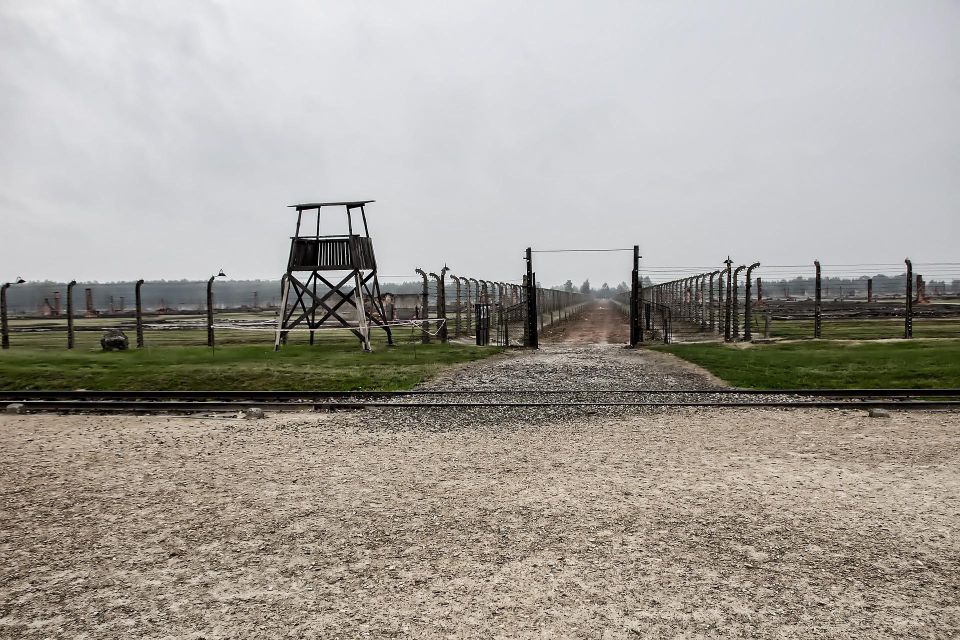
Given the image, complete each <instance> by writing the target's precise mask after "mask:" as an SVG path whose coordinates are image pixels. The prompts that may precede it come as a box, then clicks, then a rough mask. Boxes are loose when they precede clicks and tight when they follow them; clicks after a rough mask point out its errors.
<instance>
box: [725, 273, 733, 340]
mask: <svg viewBox="0 0 960 640" xmlns="http://www.w3.org/2000/svg"><path fill="white" fill-rule="evenodd" d="M723 263H724V264H725V265H727V292H726V296H727V304H726V307H725V308H724V319H723V339H724V341H725V342H730V340H731V339H732V336H731V334H730V329H731V326H730V320H731V317H730V315H731V309H730V293H731V286H732V283H731V282H730V279H731V277H732V273H731V270H730V268H731V267H732V266H733V260H731V259H730V256H727V259H726V260H724V261H723Z"/></svg>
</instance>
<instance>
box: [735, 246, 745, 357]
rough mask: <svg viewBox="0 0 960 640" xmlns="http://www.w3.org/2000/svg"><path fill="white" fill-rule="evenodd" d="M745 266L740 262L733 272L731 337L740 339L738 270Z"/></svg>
mask: <svg viewBox="0 0 960 640" xmlns="http://www.w3.org/2000/svg"><path fill="white" fill-rule="evenodd" d="M746 268H747V265H745V264H742V265H740V266H739V267H737V268H736V269H735V270H734V272H733V339H734V340H739V339H740V296H739V291H740V272H741V271H743V270H744V269H746Z"/></svg>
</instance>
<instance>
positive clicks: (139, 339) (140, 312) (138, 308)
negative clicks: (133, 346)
mask: <svg viewBox="0 0 960 640" xmlns="http://www.w3.org/2000/svg"><path fill="white" fill-rule="evenodd" d="M142 286H143V279H140V280H137V284H136V287H135V288H134V296H135V298H136V307H135V309H136V313H137V349H142V348H143V298H141V296H140V287H142Z"/></svg>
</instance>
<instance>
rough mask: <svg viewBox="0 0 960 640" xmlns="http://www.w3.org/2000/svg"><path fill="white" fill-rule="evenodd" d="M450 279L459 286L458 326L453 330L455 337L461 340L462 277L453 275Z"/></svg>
mask: <svg viewBox="0 0 960 640" xmlns="http://www.w3.org/2000/svg"><path fill="white" fill-rule="evenodd" d="M450 277H451V278H452V279H453V281H454V282H455V283H456V285H457V313H456V318H457V326H456V328H454V330H453V337H454V338H459V337H460V320H461V315H462V310H463V303H462V301H461V300H460V277H459V276H455V275H451V276H450Z"/></svg>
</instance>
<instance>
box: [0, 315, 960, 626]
mask: <svg viewBox="0 0 960 640" xmlns="http://www.w3.org/2000/svg"><path fill="white" fill-rule="evenodd" d="M576 335H577V332H576V331H572V332H570V333H568V334H567V337H566V338H564V337H561V338H559V339H560V340H561V341H560V342H556V343H551V344H546V345H545V346H544V348H543V349H542V350H541V351H540V352H539V353H535V354H534V353H530V352H522V351H515V352H510V353H508V354H504V355H503V356H498V357H495V358H491V359H488V360H485V361H482V362H479V363H474V364H472V365H470V366H466V367H462V368H459V369H456V370H452V371H450V372H448V373H447V374H445V375H443V376H441V377H440V378H438V379H436V380H434V381H432V382H431V383H429V384H428V385H425V386H426V387H428V388H433V389H476V388H485V389H502V388H504V387H505V386H508V387H515V388H522V389H535V390H543V389H571V390H583V389H592V390H599V389H625V388H631V389H636V388H656V389H677V390H679V389H704V390H705V391H704V395H703V397H706V398H709V397H711V396H713V395H716V394H711V393H710V389H715V388H717V387H718V386H721V385H722V383H721V382H720V381H718V380H715V379H713V378H711V377H710V376H709V375H708V374H705V373H704V372H702V371H699V370H697V369H696V368H694V367H691V366H689V365H687V364H685V363H683V362H682V361H679V360H677V359H674V358H672V357H671V356H667V355H665V354H658V353H653V352H648V351H644V350H628V349H624V348H622V347H620V346H618V345H615V344H598V345H593V344H582V343H578V341H577V339H571V338H570V336H576ZM563 340H566V341H563ZM501 397H502V396H501ZM533 397H534V398H540V399H543V400H546V399H547V396H545V395H544V394H535V395H534V396H533ZM583 397H584V399H594V398H596V396H587V395H584V396H583ZM640 397H641V398H643V397H644V396H643V395H641V396H640ZM525 399H529V398H527V397H525ZM657 399H662V398H660V397H657ZM958 427H960V420H958V418H957V414H945V413H904V414H897V413H895V414H894V416H893V417H892V418H890V419H886V420H883V419H870V418H867V417H866V415H865V412H863V411H857V410H844V411H837V410H815V409H807V410H802V411H798V410H775V409H746V410H744V409H737V410H733V409H644V410H640V409H628V408H609V409H597V408H594V409H590V408H584V407H574V408H570V407H567V408H562V407H552V408H547V407H532V408H524V409H503V408H497V407H492V406H491V407H483V408H477V409H472V408H449V407H448V408H442V409H416V410H410V409H407V410H404V409H400V408H396V409H395V408H387V409H382V410H377V411H373V410H368V411H342V412H334V413H329V414H286V415H278V416H272V417H270V418H268V419H266V420H260V421H243V420H238V421H229V420H212V419H187V418H175V417H161V416H153V417H122V416H83V415H77V416H52V415H27V416H12V415H0V637H3V638H97V639H99V638H105V639H115V638H116V639H119V638H131V637H136V638H206V639H220V638H247V637H251V638H261V637H263V638H280V637H290V638H301V637H303V638H312V637H324V638H327V637H329V638H365V637H369V638H388V637H404V638H407V637H409V638H462V637H475V638H506V637H511V638H514V637H516V638H543V637H578V638H579V637H589V638H638V637H683V638H690V637H705V638H707V637H724V638H728V637H729V638H804V639H807V638H852V637H857V638H860V637H864V638H881V637H882V638H898V637H902V638H947V637H957V636H958V634H960V542H958V541H960V471H958V469H960V435H958V431H960V429H958Z"/></svg>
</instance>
